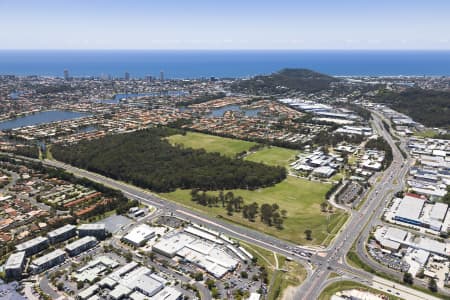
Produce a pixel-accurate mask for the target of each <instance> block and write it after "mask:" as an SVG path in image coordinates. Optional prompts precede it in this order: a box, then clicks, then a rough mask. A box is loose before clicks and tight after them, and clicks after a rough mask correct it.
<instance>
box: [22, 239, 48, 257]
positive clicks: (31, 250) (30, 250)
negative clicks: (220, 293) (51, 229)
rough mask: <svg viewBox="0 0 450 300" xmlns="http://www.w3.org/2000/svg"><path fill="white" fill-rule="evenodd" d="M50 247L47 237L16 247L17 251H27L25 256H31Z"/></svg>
mask: <svg viewBox="0 0 450 300" xmlns="http://www.w3.org/2000/svg"><path fill="white" fill-rule="evenodd" d="M47 247H48V239H47V238H46V237H42V236H39V237H37V238H34V239H32V240H29V241H26V242H24V243H22V244H19V245H17V246H16V250H17V251H25V256H31V255H33V254H36V253H38V252H40V251H42V250H44V249H46V248H47Z"/></svg>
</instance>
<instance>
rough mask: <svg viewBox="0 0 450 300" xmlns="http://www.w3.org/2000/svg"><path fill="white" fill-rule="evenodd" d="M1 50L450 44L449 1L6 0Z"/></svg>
mask: <svg viewBox="0 0 450 300" xmlns="http://www.w3.org/2000/svg"><path fill="white" fill-rule="evenodd" d="M0 49H450V1H448V0H417V1H416V0H340V1H338V0H309V1H303V0H292V1H288V0H272V1H265V0H221V1H216V0H159V1H153V0H120V1H116V0H70V1H66V0H28V1H27V0H0Z"/></svg>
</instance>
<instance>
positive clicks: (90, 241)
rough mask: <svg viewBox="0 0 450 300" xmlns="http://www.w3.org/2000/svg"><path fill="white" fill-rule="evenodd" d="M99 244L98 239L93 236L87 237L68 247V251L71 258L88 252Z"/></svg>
mask: <svg viewBox="0 0 450 300" xmlns="http://www.w3.org/2000/svg"><path fill="white" fill-rule="evenodd" d="M96 244H97V239H96V238H95V237H93V236H85V237H83V238H81V239H78V240H76V241H74V242H72V243H70V244H68V245H67V246H66V251H67V253H69V255H70V256H75V255H78V254H80V253H81V252H83V251H86V250H88V249H90V248H92V247H94V246H95V245H96Z"/></svg>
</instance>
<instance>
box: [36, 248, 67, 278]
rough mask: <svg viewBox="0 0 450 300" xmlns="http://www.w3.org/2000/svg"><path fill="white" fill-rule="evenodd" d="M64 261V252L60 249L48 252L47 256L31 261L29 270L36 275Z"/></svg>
mask: <svg viewBox="0 0 450 300" xmlns="http://www.w3.org/2000/svg"><path fill="white" fill-rule="evenodd" d="M65 259H66V252H64V251H63V250H61V249H57V250H55V251H53V252H50V253H49V254H46V255H44V256H41V257H39V258H37V259H35V260H33V262H32V263H31V266H30V269H31V272H32V273H33V274H38V273H41V272H43V271H45V270H47V269H50V268H51V267H54V266H56V265H58V264H60V263H62V262H63V261H64V260H65Z"/></svg>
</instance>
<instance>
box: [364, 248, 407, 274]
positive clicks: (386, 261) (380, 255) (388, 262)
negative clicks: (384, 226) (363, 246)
mask: <svg viewBox="0 0 450 300" xmlns="http://www.w3.org/2000/svg"><path fill="white" fill-rule="evenodd" d="M368 252H369V254H370V256H372V258H373V259H375V260H376V261H378V262H379V263H381V264H383V265H385V266H387V267H389V268H391V269H394V270H397V271H401V272H408V270H409V264H408V263H406V262H404V261H403V260H402V259H401V258H399V257H397V256H395V255H393V254H388V253H384V252H383V251H381V250H380V249H378V248H374V247H369V248H368Z"/></svg>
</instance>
